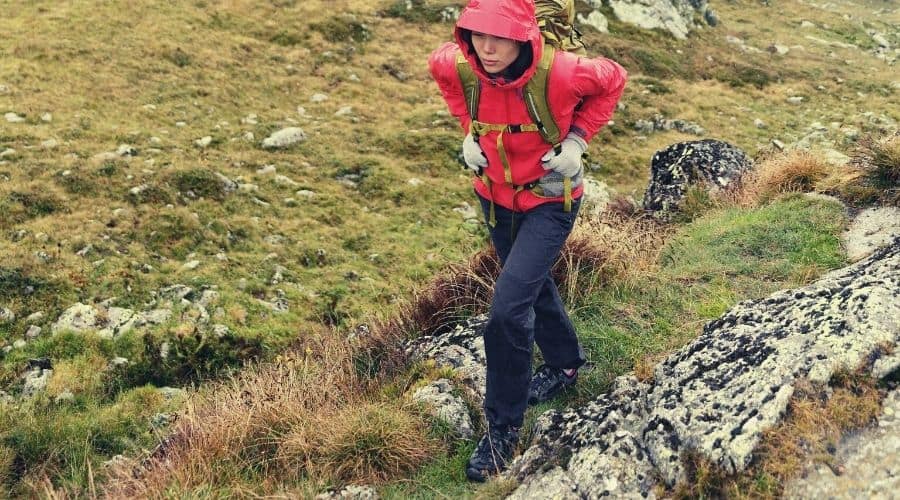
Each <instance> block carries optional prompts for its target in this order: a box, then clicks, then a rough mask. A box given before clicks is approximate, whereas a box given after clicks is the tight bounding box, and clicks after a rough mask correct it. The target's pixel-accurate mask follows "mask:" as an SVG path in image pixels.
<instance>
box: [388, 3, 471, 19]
mask: <svg viewBox="0 0 900 500" xmlns="http://www.w3.org/2000/svg"><path fill="white" fill-rule="evenodd" d="M459 8H460V5H459V3H458V2H446V1H437V2H436V1H433V0H396V1H395V2H394V3H392V4H391V5H390V6H389V7H388V8H386V9H384V10H382V11H381V12H380V13H379V14H380V15H381V16H383V17H397V18H400V19H403V20H404V21H406V22H410V23H439V22H448V21H451V20H453V19H454V14H455V13H457V12H458V10H459Z"/></svg>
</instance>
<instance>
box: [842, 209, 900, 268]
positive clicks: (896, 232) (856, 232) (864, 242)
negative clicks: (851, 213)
mask: <svg viewBox="0 0 900 500" xmlns="http://www.w3.org/2000/svg"><path fill="white" fill-rule="evenodd" d="M897 236H900V208H897V207H880V208H869V209H866V210H864V211H863V212H861V213H860V214H859V215H857V216H856V218H855V219H853V222H852V223H851V224H850V227H849V228H847V230H846V231H845V232H844V233H843V234H842V235H841V240H843V243H844V248H845V249H846V250H847V258H848V259H850V261H851V262H855V261H857V260H859V259H862V258H864V257H866V256H867V255H869V254H871V253H872V252H874V251H875V250H877V249H879V248H881V247H883V246H885V245H887V244H889V243H890V242H891V241H893V240H894V238H896V237H897Z"/></svg>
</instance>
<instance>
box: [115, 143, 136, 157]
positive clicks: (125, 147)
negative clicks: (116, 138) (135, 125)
mask: <svg viewBox="0 0 900 500" xmlns="http://www.w3.org/2000/svg"><path fill="white" fill-rule="evenodd" d="M137 154H138V151H137V149H135V148H134V146H131V145H130V144H119V147H118V148H116V155H117V156H120V157H130V156H137Z"/></svg>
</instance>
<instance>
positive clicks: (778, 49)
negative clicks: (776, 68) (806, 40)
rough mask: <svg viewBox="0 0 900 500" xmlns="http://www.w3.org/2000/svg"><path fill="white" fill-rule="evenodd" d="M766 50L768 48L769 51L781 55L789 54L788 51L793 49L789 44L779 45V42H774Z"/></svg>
mask: <svg viewBox="0 0 900 500" xmlns="http://www.w3.org/2000/svg"><path fill="white" fill-rule="evenodd" d="M766 50H768V51H769V52H771V53H773V54H778V55H780V56H784V55H787V53H788V52H790V51H791V49H790V48H789V47H788V46H787V45H779V44H777V43H773V44H772V45H769V47H768V48H767V49H766Z"/></svg>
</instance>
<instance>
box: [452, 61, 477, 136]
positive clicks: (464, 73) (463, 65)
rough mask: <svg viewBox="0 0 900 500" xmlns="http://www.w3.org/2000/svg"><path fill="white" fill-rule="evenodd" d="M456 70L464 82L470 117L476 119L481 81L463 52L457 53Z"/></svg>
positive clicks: (463, 86) (461, 81)
mask: <svg viewBox="0 0 900 500" xmlns="http://www.w3.org/2000/svg"><path fill="white" fill-rule="evenodd" d="M456 72H457V73H458V74H459V81H460V83H461V84H462V88H463V97H465V98H466V107H467V108H468V109H469V118H471V119H472V120H473V121H474V120H476V119H477V115H478V98H479V96H480V95H481V83H480V82H479V81H478V77H477V76H476V75H475V72H474V71H472V67H471V66H469V63H468V61H466V58H465V56H463V54H462V52H460V53H458V54H456Z"/></svg>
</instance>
